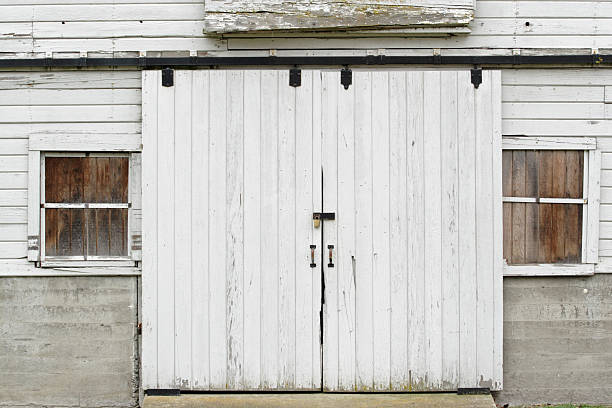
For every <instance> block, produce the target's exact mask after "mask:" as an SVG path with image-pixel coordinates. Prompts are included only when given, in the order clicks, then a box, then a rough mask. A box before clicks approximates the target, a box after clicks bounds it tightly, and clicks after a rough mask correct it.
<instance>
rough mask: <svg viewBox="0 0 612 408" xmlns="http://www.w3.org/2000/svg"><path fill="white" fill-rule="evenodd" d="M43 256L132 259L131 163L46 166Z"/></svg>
mask: <svg viewBox="0 0 612 408" xmlns="http://www.w3.org/2000/svg"><path fill="white" fill-rule="evenodd" d="M44 171H45V175H44V196H43V197H44V200H43V205H42V207H43V213H44V214H43V215H44V216H43V221H44V224H43V225H44V238H45V244H44V250H45V252H44V256H45V258H53V257H61V258H69V259H82V260H87V259H107V258H117V257H126V256H128V207H129V205H128V175H129V158H128V157H127V156H111V157H90V156H88V157H85V156H84V157H57V156H48V157H45V161H44Z"/></svg>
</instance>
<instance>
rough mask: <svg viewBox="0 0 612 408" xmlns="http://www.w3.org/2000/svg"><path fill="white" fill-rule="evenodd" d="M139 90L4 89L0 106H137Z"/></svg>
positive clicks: (139, 97)
mask: <svg viewBox="0 0 612 408" xmlns="http://www.w3.org/2000/svg"><path fill="white" fill-rule="evenodd" d="M140 100H141V92H140V89H99V90H95V91H93V90H91V89H71V90H68V89H6V90H0V106H2V105H6V106H10V105H57V104H58V103H59V102H61V104H62V105H139V104H140Z"/></svg>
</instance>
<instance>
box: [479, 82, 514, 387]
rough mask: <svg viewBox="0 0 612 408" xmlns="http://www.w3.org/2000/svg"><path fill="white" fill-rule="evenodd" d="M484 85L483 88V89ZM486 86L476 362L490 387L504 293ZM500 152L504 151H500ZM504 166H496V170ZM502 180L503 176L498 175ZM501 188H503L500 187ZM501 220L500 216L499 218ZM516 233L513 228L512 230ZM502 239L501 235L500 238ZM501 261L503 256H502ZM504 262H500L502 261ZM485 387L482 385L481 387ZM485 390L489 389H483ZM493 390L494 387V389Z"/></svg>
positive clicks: (481, 119) (481, 145)
mask: <svg viewBox="0 0 612 408" xmlns="http://www.w3.org/2000/svg"><path fill="white" fill-rule="evenodd" d="M483 85H484V86H483ZM483 85H481V86H480V87H479V88H478V89H477V90H475V93H476V101H475V104H476V115H475V116H476V117H475V121H476V163H475V166H476V214H477V215H478V219H477V220H478V221H477V223H476V236H477V237H478V241H477V246H476V263H477V264H476V271H477V272H476V273H477V282H478V298H477V302H478V305H477V313H476V318H477V322H478V347H477V353H476V359H477V362H478V363H477V364H478V375H479V377H481V381H483V382H484V384H487V383H488V382H489V381H492V380H493V379H494V373H493V368H494V367H493V366H494V362H495V359H494V357H495V355H494V353H495V351H494V346H493V342H494V339H495V329H494V327H495V326H494V315H495V308H494V301H493V299H495V298H496V297H501V293H499V292H495V291H494V283H495V271H496V269H495V268H494V266H495V259H494V256H495V255H496V254H495V253H494V249H495V247H494V246H495V236H494V232H495V222H496V220H495V218H494V216H495V211H494V199H496V197H495V194H494V190H493V186H494V184H495V183H494V179H493V177H494V176H496V175H497V174H498V172H497V170H494V167H493V138H494V135H493V134H492V133H493V132H492V129H494V119H493V118H494V114H493V110H494V109H495V108H496V107H495V105H496V104H497V102H495V103H493V101H492V99H493V98H492V92H493V89H492V88H493V86H494V84H493V83H492V77H491V72H490V71H487V72H485V73H483ZM500 150H501V149H500ZM499 164H501V163H499V162H497V163H496V166H495V167H497V165H499ZM499 177H501V174H500V175H499ZM500 187H501V186H500ZM498 199H499V200H500V202H501V197H499V198H498ZM499 215H500V217H501V214H499ZM513 229H514V228H513ZM499 238H500V239H501V235H500V237H499ZM499 256H500V257H501V253H500V254H499ZM500 259H501V258H500ZM481 384H483V383H481ZM484 386H486V385H484ZM491 388H493V386H491Z"/></svg>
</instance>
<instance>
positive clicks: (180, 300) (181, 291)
mask: <svg viewBox="0 0 612 408" xmlns="http://www.w3.org/2000/svg"><path fill="white" fill-rule="evenodd" d="M192 73H193V71H186V70H177V71H176V72H175V79H174V80H175V84H174V88H175V94H174V95H175V104H174V108H175V111H174V120H175V124H174V163H175V164H174V173H173V175H172V177H174V189H175V190H174V212H173V214H172V217H174V236H173V249H174V256H175V258H174V279H175V287H174V299H175V301H174V312H175V316H176V322H175V327H174V338H175V343H174V372H175V378H174V381H175V384H176V387H180V388H184V389H189V388H192V387H193V380H192V378H191V368H192V367H191V363H192V359H193V356H192V354H191V351H192V344H191V339H192V333H191V328H192V326H191V320H192V318H193V317H192V302H191V297H192V292H191V290H192V287H193V284H192V275H191V274H192V264H191V239H192V237H191V231H192V230H191V228H192V227H191V226H192V221H191V211H190V210H191V177H193V173H192V172H191V160H190V159H191V139H192V134H191V130H192V129H191V116H192V115H193V111H192V106H191V93H192V91H193V89H192Z"/></svg>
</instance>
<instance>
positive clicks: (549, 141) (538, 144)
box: [502, 136, 597, 150]
mask: <svg viewBox="0 0 612 408" xmlns="http://www.w3.org/2000/svg"><path fill="white" fill-rule="evenodd" d="M502 149H504V150H534V149H537V150H594V149H597V139H596V138H594V137H531V136H504V137H503V139H502Z"/></svg>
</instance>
